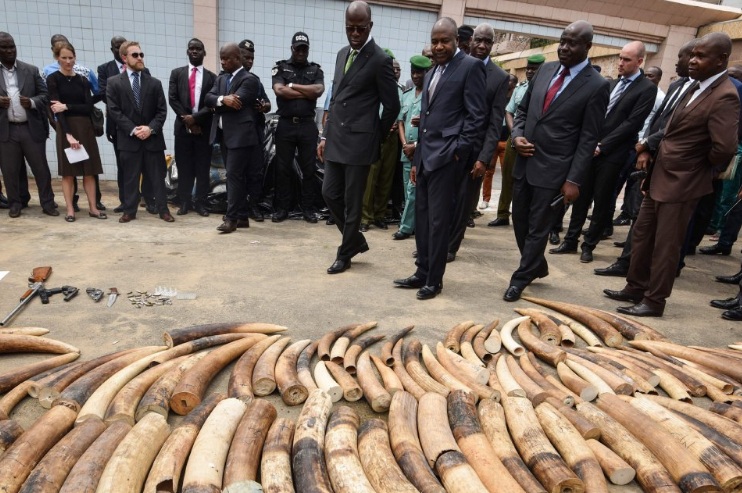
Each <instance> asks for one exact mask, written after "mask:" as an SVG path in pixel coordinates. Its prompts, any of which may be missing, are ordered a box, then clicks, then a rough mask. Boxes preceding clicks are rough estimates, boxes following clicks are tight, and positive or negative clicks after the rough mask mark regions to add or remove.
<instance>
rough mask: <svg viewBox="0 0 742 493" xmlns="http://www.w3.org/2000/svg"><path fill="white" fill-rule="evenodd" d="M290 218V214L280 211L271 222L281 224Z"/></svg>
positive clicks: (272, 217)
mask: <svg viewBox="0 0 742 493" xmlns="http://www.w3.org/2000/svg"><path fill="white" fill-rule="evenodd" d="M288 217H289V213H288V212H286V211H284V210H280V209H279V210H277V211H276V212H274V213H273V215H272V216H271V222H274V223H280V222H283V221H285V220H286V219H288Z"/></svg>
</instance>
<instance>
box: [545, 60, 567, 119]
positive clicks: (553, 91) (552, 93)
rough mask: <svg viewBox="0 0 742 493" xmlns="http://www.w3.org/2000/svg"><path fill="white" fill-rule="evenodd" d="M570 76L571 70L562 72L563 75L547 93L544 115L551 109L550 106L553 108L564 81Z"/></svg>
mask: <svg viewBox="0 0 742 493" xmlns="http://www.w3.org/2000/svg"><path fill="white" fill-rule="evenodd" d="M568 75H569V69H568V68H565V69H564V70H562V73H561V74H560V75H559V77H557V78H556V80H555V81H554V83H553V84H552V85H551V87H550V88H549V90H548V91H546V98H545V99H544V110H543V111H542V113H546V110H548V109H549V106H551V103H552V102H553V101H554V99H555V98H556V95H557V94H558V93H559V90H560V89H561V88H562V85H564V79H566V78H567V76H568Z"/></svg>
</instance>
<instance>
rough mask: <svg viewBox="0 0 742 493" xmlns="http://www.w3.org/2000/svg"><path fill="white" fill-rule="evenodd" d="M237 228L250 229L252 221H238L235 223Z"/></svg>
mask: <svg viewBox="0 0 742 493" xmlns="http://www.w3.org/2000/svg"><path fill="white" fill-rule="evenodd" d="M235 227H237V228H249V227H250V220H249V219H238V220H237V221H235Z"/></svg>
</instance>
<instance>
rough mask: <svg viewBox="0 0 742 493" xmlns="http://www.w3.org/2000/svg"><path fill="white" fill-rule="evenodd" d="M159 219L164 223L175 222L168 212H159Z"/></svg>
mask: <svg viewBox="0 0 742 493" xmlns="http://www.w3.org/2000/svg"><path fill="white" fill-rule="evenodd" d="M160 219H162V220H163V221H165V222H166V223H174V222H175V218H174V217H173V216H172V215H170V212H161V213H160Z"/></svg>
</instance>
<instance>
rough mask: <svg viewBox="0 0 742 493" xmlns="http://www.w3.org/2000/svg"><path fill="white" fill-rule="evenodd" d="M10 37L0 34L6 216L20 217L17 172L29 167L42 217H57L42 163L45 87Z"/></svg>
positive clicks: (0, 153)
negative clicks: (6, 196) (21, 57)
mask: <svg viewBox="0 0 742 493" xmlns="http://www.w3.org/2000/svg"><path fill="white" fill-rule="evenodd" d="M16 56H17V50H16V46H15V41H14V40H13V37H12V36H11V35H10V34H8V33H5V32H0V72H2V74H0V170H2V173H3V178H4V179H5V188H6V192H7V194H8V207H9V208H10V211H9V212H8V214H9V215H10V217H13V218H15V217H18V216H20V215H21V208H22V203H21V201H22V199H21V192H20V177H21V170H22V169H24V168H25V166H26V162H28V165H29V166H30V167H31V171H32V172H33V175H34V177H35V178H36V186H37V188H38V190H39V201H40V202H41V208H42V210H43V212H44V214H46V215H49V216H58V215H59V212H58V211H57V210H56V209H55V208H54V192H52V185H51V178H52V177H51V172H50V171H49V163H47V161H46V139H47V137H49V122H48V120H47V117H46V108H47V105H48V104H49V97H48V93H47V90H46V84H44V80H43V79H42V78H41V75H40V74H39V69H38V68H36V67H34V66H33V65H29V64H27V63H24V62H21V61H19V60H17V59H16Z"/></svg>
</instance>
